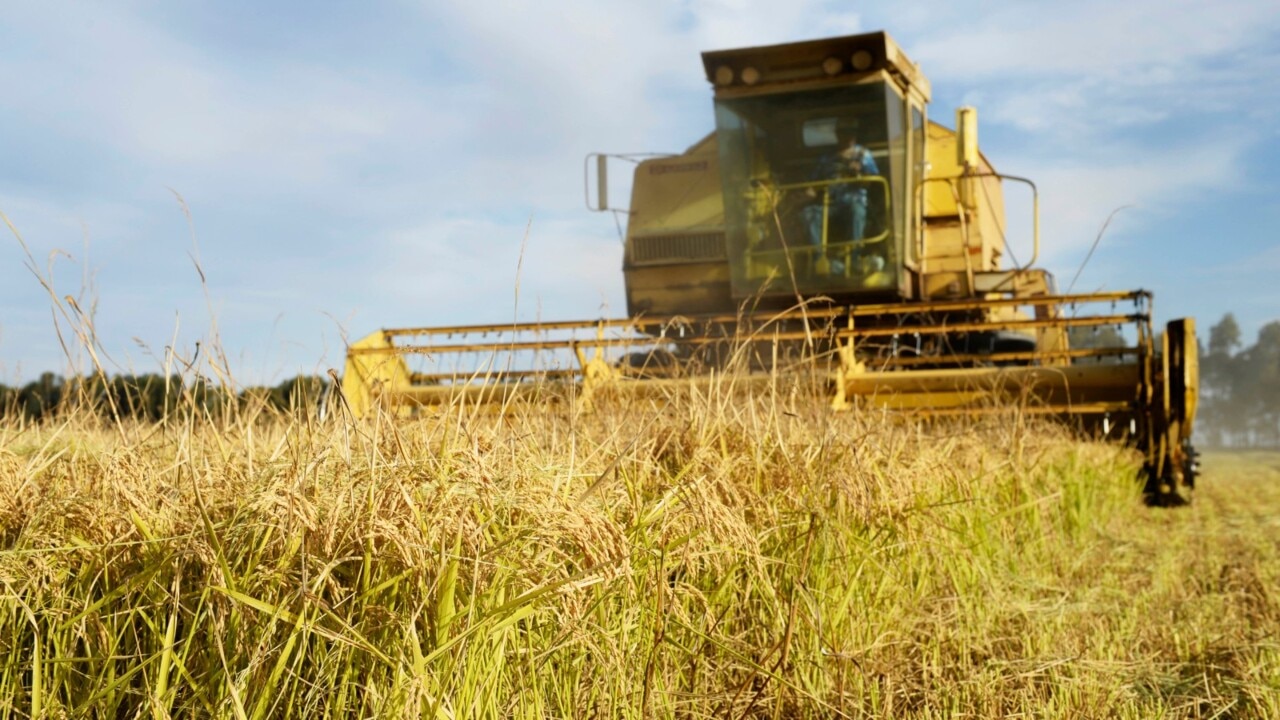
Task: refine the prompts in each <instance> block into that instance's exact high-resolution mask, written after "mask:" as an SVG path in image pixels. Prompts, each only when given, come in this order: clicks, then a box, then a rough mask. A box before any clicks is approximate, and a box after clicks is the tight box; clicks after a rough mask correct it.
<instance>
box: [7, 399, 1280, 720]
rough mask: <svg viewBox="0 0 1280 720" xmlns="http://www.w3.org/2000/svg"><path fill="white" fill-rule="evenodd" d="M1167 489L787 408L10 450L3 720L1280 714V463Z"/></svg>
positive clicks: (17, 428)
mask: <svg viewBox="0 0 1280 720" xmlns="http://www.w3.org/2000/svg"><path fill="white" fill-rule="evenodd" d="M1138 462H1139V459H1138V458H1137V457H1136V456H1135V455H1133V454H1131V453H1130V452H1129V451H1126V450H1124V449H1122V448H1117V447H1112V446H1108V445H1099V444H1092V443H1088V442H1083V441H1080V440H1078V439H1075V438H1073V437H1071V436H1070V435H1069V434H1068V433H1067V432H1066V431H1065V430H1064V429H1062V428H1058V427H1055V426H1052V425H1038V424H1032V423H1030V421H1027V420H1025V419H1022V418H1020V417H1018V416H1017V415H1016V414H1015V415H1010V416H1009V417H1004V418H992V419H990V420H984V421H982V422H977V423H974V422H965V423H956V424H948V425H928V426H925V425H919V424H914V423H911V422H908V421H905V420H903V419H900V418H893V417H886V416H882V415H879V414H876V413H870V412H867V413H858V412H847V413H832V412H830V411H828V410H826V409H825V408H823V407H822V406H821V404H820V403H814V402H812V401H811V400H810V399H809V398H807V397H805V396H803V395H792V394H788V393H782V392H780V393H779V394H777V395H774V396H770V397H761V398H751V399H744V398H740V397H733V396H731V395H729V394H725V395H724V396H718V395H717V394H715V393H712V394H710V395H707V396H699V397H688V398H681V399H680V401H678V402H673V403H669V404H668V403H663V404H661V405H659V404H654V403H640V402H635V403H623V402H618V403H614V404H610V405H606V406H603V407H599V408H597V409H596V411H595V412H593V413H591V414H589V415H586V414H579V413H575V412H574V411H572V410H570V409H567V408H529V409H521V408H516V409H514V410H513V411H512V412H511V413H508V414H506V415H496V414H484V413H478V412H471V411H468V410H465V409H455V410H454V411H451V412H445V413H442V414H440V415H438V416H434V417H429V418H422V419H415V420H393V419H391V418H387V417H380V418H375V419H374V420H372V421H362V422H356V421H354V420H351V419H350V418H347V417H344V416H343V415H342V414H334V415H331V416H330V417H328V418H327V419H325V420H323V421H321V420H319V419H317V418H315V417H312V416H303V415H298V416H285V415H277V414H271V413H268V412H261V411H254V410H252V409H249V410H241V411H237V412H232V413H227V414H225V415H218V416H211V415H208V414H202V413H200V412H198V411H197V410H195V409H193V408H186V409H181V408H180V409H179V410H178V411H177V412H175V413H174V414H173V415H171V416H169V417H167V418H166V419H165V420H164V421H162V422H160V423H154V424H130V423H124V424H120V423H113V422H109V421H107V420H104V419H103V418H102V417H100V416H98V415H95V414H91V413H85V412H80V413H71V414H69V415H68V416H66V417H65V418H64V419H62V420H60V421H57V422H52V423H45V424H38V425H23V424H19V423H17V422H8V423H0V719H9V718H60V717H150V718H169V717H219V718H224V717H225V718H290V717H297V718H327V717H342V718H348V717H368V718H374V717H425V718H833V717H834V718H866V717H896V718H951V717H1094V718H1103V717H1105V718H1153V717H1173V718H1215V717H1217V718H1226V717H1231V718H1273V717H1280V635H1278V634H1277V631H1278V630H1280V591H1277V588H1278V587H1280V558H1278V557H1277V556H1278V554H1280V512H1278V511H1280V477H1278V476H1280V455H1265V454H1255V455H1248V456H1245V455H1229V454H1210V455H1208V456H1207V457H1206V459H1205V466H1206V472H1205V475H1204V477H1203V478H1202V481H1201V488H1200V490H1198V496H1197V497H1196V499H1195V501H1194V502H1193V504H1192V506H1191V507H1188V508H1183V509H1177V510H1162V509H1151V508H1147V507H1145V506H1144V505H1143V504H1142V503H1141V500H1140V493H1139V487H1138V483H1137V482H1136V481H1135V475H1136V472H1137V465H1138Z"/></svg>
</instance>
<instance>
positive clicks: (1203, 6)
mask: <svg viewBox="0 0 1280 720" xmlns="http://www.w3.org/2000/svg"><path fill="white" fill-rule="evenodd" d="M904 5H905V4H904V3H892V2H864V3H857V4H853V3H833V2H806V1H797V2H789V3H777V2H755V1H748V0H684V1H672V2H661V1H655V2H633V3H601V2H599V0H564V1H562V2H551V3H548V2H533V1H531V0H530V1H506V2H503V1H495V2H487V3H469V4H463V3H445V2H431V1H421V2H410V1H409V0H400V1H393V2H386V3H377V4H375V3H359V4H356V3H345V4H342V3H331V4H324V3H321V4H317V3H300V2H278V3H262V2H212V1H207V2H184V3H159V2H115V3H93V2H63V1H61V0H46V1H44V2H41V3H17V2H14V3H8V2H6V3H4V11H5V22H4V23H3V25H2V26H0V43H2V44H3V46H4V48H5V52H4V53H3V54H2V55H0V86H2V87H3V88H4V92H0V137H2V138H3V141H0V211H3V212H4V213H5V215H6V216H7V217H8V218H9V219H10V220H11V221H12V222H13V223H14V225H15V226H16V227H17V229H18V230H19V231H20V232H21V233H22V236H23V238H24V239H25V241H26V243H27V245H28V246H29V247H30V248H31V251H32V253H33V255H34V256H35V258H36V259H37V263H38V265H39V266H40V268H41V270H42V271H45V270H46V269H47V268H48V267H50V264H49V263H50V262H52V266H51V267H52V274H53V279H54V282H55V286H56V290H57V292H58V293H59V294H60V295H73V296H78V297H79V298H80V303H81V306H82V307H84V309H85V310H86V311H90V310H91V308H92V311H93V312H94V316H95V327H96V329H97V333H98V339H99V342H100V343H101V346H102V348H103V349H104V350H105V352H106V354H107V355H108V356H109V360H108V369H109V370H110V371H112V372H150V371H156V370H158V369H159V368H160V367H161V365H160V360H159V358H161V357H162V356H163V354H164V348H165V347H167V346H173V347H176V348H178V349H179V351H180V352H181V353H182V354H185V355H187V356H190V354H191V353H192V352H193V351H194V346H195V343H196V342H202V343H203V344H204V346H205V347H208V344H209V342H210V339H211V338H212V336H213V333H214V328H215V321H214V320H213V319H211V318H216V331H217V336H218V340H219V341H220V343H221V345H222V347H223V349H224V351H225V353H226V354H227V356H228V357H229V359H230V362H231V370H232V371H233V373H234V374H235V376H236V377H237V378H238V379H240V380H241V381H244V382H255V383H256V382H274V381H278V380H281V379H284V378H286V377H289V376H292V375H294V374H297V373H299V372H316V371H321V372H322V371H323V370H325V369H327V368H329V367H339V368H340V367H341V362H342V355H343V341H344V337H349V338H351V339H356V338H359V337H361V336H363V335H365V334H367V333H369V332H371V331H373V330H376V329H377V328H379V327H396V326H412V325H429V324H442V323H449V324H453V323H460V322H485V321H502V320H506V319H510V318H511V317H513V316H519V317H521V318H524V319H532V318H534V317H544V318H561V319H580V318H591V317H598V316H601V315H620V314H622V313H623V312H624V311H625V303H624V301H623V294H622V275H621V270H620V266H621V244H620V242H619V239H618V235H617V230H616V228H615V225H614V222H613V220H612V218H610V217H608V216H607V215H600V214H593V213H589V212H587V211H586V210H585V208H584V205H583V188H582V161H583V157H584V156H585V155H586V154H587V153H589V152H598V151H603V152H640V151H654V152H659V151H680V150H682V149H684V148H685V147H687V146H689V145H691V144H693V143H694V142H696V141H697V140H698V139H700V138H701V137H702V136H703V135H704V134H705V133H706V132H707V131H708V130H709V129H710V126H711V112H710V89H709V88H708V86H707V84H706V82H705V80H704V79H703V77H702V72H701V65H700V60H699V56H698V53H699V52H700V51H702V50H708V49H721V48H727V47H737V46H744V45H755V44H766V43H777V42H786V41H790V40H799V39H807V38H813V37H821V36H824V35H833V34H845V33H854V32H865V31H872V30H879V29H886V30H888V31H889V32H890V33H891V34H892V35H893V36H894V37H895V39H896V40H897V41H898V42H899V43H900V44H901V45H902V46H903V47H904V49H905V50H906V52H907V53H908V54H909V55H910V56H911V57H912V58H913V59H914V60H916V61H917V62H919V63H920V64H921V66H922V69H923V71H924V72H925V74H926V75H928V76H929V77H930V79H931V80H932V82H933V88H934V102H933V105H932V106H931V109H930V112H931V116H932V117H933V118H934V119H937V120H941V121H943V122H945V123H948V124H950V122H951V119H952V118H953V116H954V115H953V114H954V109H955V107H956V106H958V105H961V104H970V103H971V104H975V105H977V106H978V108H979V112H980V122H981V131H980V136H981V142H982V146H983V150H984V152H985V153H986V155H987V156H988V157H989V158H990V159H991V160H992V161H993V163H994V164H995V165H996V167H997V168H998V169H999V170H1001V171H1003V172H1007V173H1012V174H1018V175H1026V176H1029V177H1032V178H1033V179H1035V180H1036V181H1037V183H1038V184H1039V186H1040V188H1041V193H1042V197H1043V205H1042V213H1041V217H1042V225H1043V233H1044V243H1045V250H1044V253H1043V255H1042V262H1043V264H1045V265H1046V266H1048V267H1049V268H1050V269H1051V270H1053V271H1054V272H1055V273H1056V274H1057V275H1058V277H1059V280H1060V281H1061V282H1062V283H1063V284H1065V283H1066V282H1067V281H1069V279H1070V278H1071V277H1072V276H1073V275H1074V274H1075V272H1076V270H1077V268H1078V266H1079V264H1080V261H1081V260H1082V259H1083V257H1084V255H1085V253H1086V252H1087V251H1088V248H1089V246H1090V244H1092V242H1093V240H1094V238H1095V236H1096V235H1097V233H1098V230H1099V228H1100V227H1101V226H1102V224H1103V222H1104V221H1105V220H1106V218H1107V216H1108V215H1109V214H1110V213H1111V212H1112V211H1113V210H1115V209H1116V208H1119V207H1122V206H1129V207H1126V209H1124V210H1122V211H1121V212H1120V213H1119V214H1118V215H1117V216H1116V219H1115V221H1114V222H1113V223H1112V225H1111V226H1110V228H1109V230H1108V231H1107V233H1106V235H1105V237H1104V239H1103V240H1102V243H1101V245H1100V247H1099V249H1098V251H1097V253H1096V254H1095V255H1094V257H1093V259H1092V260H1091V261H1090V263H1089V265H1088V267H1086V268H1085V270H1084V272H1083V274H1082V275H1081V279H1080V281H1079V282H1078V283H1077V287H1076V289H1077V290H1095V289H1099V288H1107V289H1123V288H1133V287H1144V288H1149V289H1152V290H1154V291H1155V292H1156V293H1157V296H1156V309H1157V312H1158V314H1159V315H1160V316H1161V318H1169V317H1174V316H1183V315H1194V316H1196V317H1197V318H1198V319H1199V321H1200V327H1201V332H1202V333H1203V334H1205V335H1207V332H1208V328H1209V326H1210V325H1212V324H1213V323H1215V322H1217V320H1218V319H1219V318H1220V317H1221V316H1222V314H1223V313H1225V312H1228V311H1233V312H1235V313H1236V316H1237V318H1238V319H1239V320H1240V322H1241V325H1242V327H1243V329H1244V332H1245V335H1246V339H1247V340H1252V338H1253V335H1254V334H1255V333H1256V331H1257V328H1258V327H1260V326H1261V325H1262V324H1263V323H1265V322H1267V321H1270V320H1274V319H1280V284H1277V283H1276V282H1275V280H1274V278H1276V277H1278V276H1280V233H1278V232H1277V230H1276V228H1277V227H1280V200H1277V198H1280V150H1277V147H1278V146H1280V122H1278V121H1280V8H1277V7H1276V6H1275V3H1274V2H1252V1H1245V0H1225V1H1223V2H1217V3H1203V2H1180V1H1178V0H1160V1H1159V2H1156V1H1155V0H1131V1H1130V2H1126V3H1122V4H1119V3H1111V2H1103V1H1095V0H1080V1H1079V2H1075V3H1070V4H1065V3H1051V2H1019V3H997V2H944V1H943V0H925V1H924V2H916V3H911V4H910V6H909V7H907V8H904V7H903V6H904ZM619 169H620V168H619ZM614 180H615V182H614V191H613V198H614V200H615V201H619V200H622V199H624V198H625V185H626V184H625V182H624V181H623V179H622V178H620V177H616V176H615V178H614ZM177 196H181V198H182V199H183V200H184V201H185V204H186V207H187V208H188V209H189V211H190V217H191V221H190V222H188V219H187V217H186V215H185V214H184V212H183V207H182V205H181V204H180V203H179V201H178V199H177ZM1010 197H1011V198H1012V197H1014V194H1013V192H1012V191H1011V192H1010ZM1013 221H1014V222H1015V223H1016V222H1017V218H1016V217H1015V218H1014V219H1013ZM1016 229H1017V227H1016V225H1015V230H1016ZM522 248H523V253H524V257H523V264H522V266H521V268H522V269H521V274H520V277H519V284H518V297H517V292H516V288H517V282H516V279H517V278H516V268H517V263H518V262H519V259H520V255H521V249H522ZM193 255H195V256H198V257H199V259H200V263H201V268H202V269H203V271H204V273H205V277H206V278H207V295H206V286H202V284H201V281H200V276H199V274H198V273H197V272H196V270H195V267H194V263H193V260H192V256H193ZM43 370H54V371H58V372H67V370H68V360H67V358H66V357H65V356H64V354H63V352H62V349H61V346H60V345H59V342H58V338H57V336H56V334H55V332H54V323H53V321H52V319H51V308H50V302H49V298H48V295H47V294H46V293H45V291H44V290H43V289H42V288H41V287H40V285H39V283H38V282H37V281H36V279H35V278H34V277H33V276H32V274H31V273H30V271H29V270H28V269H26V267H24V256H23V252H22V249H21V247H20V245H19V243H18V242H17V240H16V239H14V238H13V237H12V236H11V235H6V236H5V237H4V238H3V240H0V382H3V383H6V384H14V383H17V382H20V381H23V380H28V379H31V378H32V377H34V376H35V375H36V374H38V373H39V372H41V371H43Z"/></svg>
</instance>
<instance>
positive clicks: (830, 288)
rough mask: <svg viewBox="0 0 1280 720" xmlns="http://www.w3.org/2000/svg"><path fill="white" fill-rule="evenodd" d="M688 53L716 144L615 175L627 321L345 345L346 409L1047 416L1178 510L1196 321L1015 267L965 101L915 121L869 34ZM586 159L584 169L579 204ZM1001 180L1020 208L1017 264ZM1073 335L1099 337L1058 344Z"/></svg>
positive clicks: (911, 93) (899, 63)
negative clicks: (949, 120) (730, 401)
mask: <svg viewBox="0 0 1280 720" xmlns="http://www.w3.org/2000/svg"><path fill="white" fill-rule="evenodd" d="M702 60H703V65H704V66H705V70H706V76H707V80H708V81H709V82H710V83H711V84H712V86H713V87H714V95H715V118H716V129H715V131H714V132H712V133H711V134H710V135H708V136H707V137H705V138H703V139H702V140H701V141H699V142H698V143H697V144H695V145H694V146H692V147H691V148H689V149H688V150H687V151H685V152H684V153H683V154H680V155H675V156H665V157H649V158H647V159H644V160H643V161H640V162H639V163H638V164H637V166H636V169H635V175H634V180H633V184H632V195H631V206H630V208H629V210H628V211H627V215H628V223H627V234H626V245H625V259H624V261H623V274H624V277H625V281H626V293H627V311H628V317H627V318H625V319H616V320H588V321H581V322H538V323H527V324H525V323H506V324H494V325H485V326H455V327H436V328H409V329H392V330H382V331H379V332H376V333H374V334H372V335H370V336H368V337H366V338H364V339H362V340H360V341H359V342H357V343H354V344H353V345H352V346H351V347H350V349H349V352H348V357H347V365H346V372H345V375H344V378H343V384H342V387H343V392H344V395H345V396H346V398H347V400H348V403H349V405H350V407H351V408H352V410H353V411H354V412H355V413H356V414H357V415H363V414H366V413H369V412H371V411H374V410H375V409H378V408H381V409H382V410H383V411H386V412H391V413H395V414H397V415H408V414H414V413H424V412H432V411H434V410H437V409H439V408H441V407H446V406H457V405H459V404H468V405H470V404H497V405H499V406H501V407H508V406H510V405H511V404H513V403H520V402H528V401H535V402H553V401H556V400H564V401H568V402H573V403H576V404H577V405H578V406H580V407H586V406H589V405H590V404H591V403H592V402H593V401H598V399H599V398H600V397H601V394H602V393H608V394H632V395H642V394H652V395H655V396H659V397H663V396H670V394H671V393H672V392H673V390H679V389H680V388H693V389H697V388H700V387H706V386H708V385H710V384H718V385H720V386H723V385H724V384H726V383H728V384H730V385H732V386H733V387H735V388H751V387H761V386H764V387H774V388H776V387H777V384H778V382H779V378H780V377H781V378H786V379H796V378H804V379H806V380H812V381H814V382H813V383H812V384H811V386H812V387H814V388H816V389H818V390H819V391H820V392H826V393H828V397H829V402H830V403H831V405H832V406H833V407H834V408H836V409H854V410H855V411H856V409H857V408H891V409H895V410H900V411H903V412H909V413H915V414H919V415H923V416H938V415H960V416H966V415H975V414H982V413H998V412H1008V411H1009V410H1010V409H1011V408H1012V409H1016V411H1018V412H1031V413H1046V414H1053V415H1057V416H1060V417H1062V418H1064V419H1066V420H1068V421H1069V422H1070V423H1071V424H1073V425H1075V426H1077V427H1080V428H1081V429H1083V430H1085V431H1087V432H1090V433H1092V434H1094V435H1097V436H1103V437H1109V438H1113V439H1117V440H1121V441H1125V442H1129V443H1131V444H1133V445H1134V446H1136V447H1137V448H1138V449H1139V450H1140V451H1141V452H1142V453H1143V454H1144V455H1145V457H1146V464H1145V470H1144V480H1145V482H1146V491H1147V493H1148V496H1149V497H1150V498H1151V499H1152V500H1153V501H1155V502H1159V503H1176V502H1181V501H1182V500H1183V499H1185V498H1187V497H1188V495H1189V491H1190V490H1191V488H1192V487H1193V486H1194V482H1195V476H1196V469H1197V468H1196V455H1195V452H1194V450H1193V449H1192V448H1191V445H1190V437H1191V430H1192V421H1193V419H1194V416H1195V409H1196V397H1197V390H1198V378H1197V354H1196V350H1197V345H1196V339H1195V324H1194V321H1193V320H1191V319H1189V318H1188V319H1181V320H1174V321H1172V322H1170V323H1169V324H1168V325H1167V326H1166V328H1165V330H1164V332H1163V333H1160V334H1156V333H1155V332H1153V330H1152V325H1151V316H1152V298H1151V295H1150V293H1148V292H1146V291H1142V290H1137V291H1131V292H1103V293H1090V294H1077V295H1062V294H1058V292H1057V290H1056V288H1055V284H1054V279H1053V277H1052V276H1051V275H1050V274H1049V273H1048V272H1046V271H1045V270H1043V269H1038V268H1036V267H1034V264H1035V262H1036V258H1037V255H1038V253H1039V245H1040V241H1039V218H1038V196H1037V195H1036V190H1035V186H1034V185H1033V184H1032V183H1031V182H1030V181H1028V180H1026V179H1024V178H1018V177H1012V176H1007V175H1002V174H1000V173H998V172H996V171H995V170H994V169H993V168H992V166H991V165H990V163H988V161H987V159H986V158H985V157H983V156H982V155H981V154H980V153H979V151H978V146H977V123H976V112H975V111H974V110H973V109H972V108H962V109H960V110H959V111H958V112H957V114H956V125H957V129H956V130H954V131H953V130H950V129H947V128H945V127H943V126H941V125H939V124H936V123H934V122H931V121H930V120H929V119H928V115H927V112H926V106H927V103H928V101H929V93H930V87H929V82H928V80H926V79H925V77H924V75H922V74H921V72H920V70H919V68H918V67H917V66H916V65H915V64H914V63H912V62H911V61H910V60H909V59H907V57H906V55H904V54H903V52H902V50H900V49H899V48H898V46H897V45H896V44H895V43H894V42H893V40H892V39H891V38H890V37H889V36H888V35H887V34H885V33H870V34H864V35H854V36H848V37H839V38H832V39H826V40H816V41H809V42H799V43H791V44H786V45H774V46H768V47H756V48H745V49H737V50H724V51H717V52H707V53H704V54H703V56H702ZM593 160H594V161H593ZM608 160H609V156H605V155H597V156H592V157H589V158H588V164H587V167H588V170H590V169H591V168H592V166H594V167H595V174H596V176H597V187H598V190H597V198H596V200H597V202H596V203H595V207H594V208H593V209H597V210H607V209H609V208H608V204H607V191H606V189H607V173H606V170H607V167H608ZM1005 182H1014V183H1018V184H1021V185H1025V186H1027V187H1028V188H1029V192H1028V193H1027V194H1028V196H1029V197H1030V199H1031V202H1032V207H1031V218H1032V223H1031V224H1032V228H1031V251H1030V257H1027V258H1025V259H1023V261H1022V262H1019V260H1020V259H1019V258H1015V257H1014V256H1013V250H1012V248H1011V245H1010V243H1009V242H1007V238H1006V224H1005V212H1004V197H1003V184H1004V183H1005ZM1090 329H1092V332H1091V330H1090ZM1099 330H1102V331H1103V332H1101V333H1099V332H1098V331H1099ZM1117 331H1118V332H1117ZM1090 337H1107V338H1109V339H1110V340H1111V342H1109V343H1105V346H1102V347H1099V346H1097V345H1099V343H1096V342H1084V343H1082V342H1074V343H1073V342H1070V341H1073V340H1080V339H1081V338H1085V339H1088V338H1090ZM1082 345H1083V346H1082ZM411 360H412V361H414V365H415V366H421V365H423V364H425V365H426V367H425V368H421V367H419V369H417V370H415V369H412V368H411V364H410V361H411Z"/></svg>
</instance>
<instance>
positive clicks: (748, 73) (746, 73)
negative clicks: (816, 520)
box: [742, 67, 760, 85]
mask: <svg viewBox="0 0 1280 720" xmlns="http://www.w3.org/2000/svg"><path fill="white" fill-rule="evenodd" d="M742 82H744V83H746V84H748V85H755V84H756V83H758V82H760V71H759V70H757V69H755V68H753V67H745V68H742Z"/></svg>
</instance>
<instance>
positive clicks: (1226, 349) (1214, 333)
mask: <svg viewBox="0 0 1280 720" xmlns="http://www.w3.org/2000/svg"><path fill="white" fill-rule="evenodd" d="M1238 347H1240V325H1239V323H1237V322H1236V316H1235V315H1233V314H1231V313H1227V314H1226V315H1223V316H1222V319H1221V320H1219V321H1218V324H1217V325H1214V326H1213V327H1212V328H1210V329H1209V355H1211V356H1224V357H1230V356H1231V354H1232V353H1234V352H1235V350H1236V348H1238Z"/></svg>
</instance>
